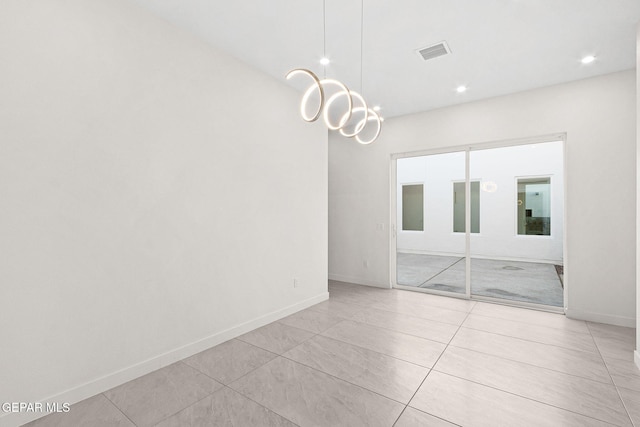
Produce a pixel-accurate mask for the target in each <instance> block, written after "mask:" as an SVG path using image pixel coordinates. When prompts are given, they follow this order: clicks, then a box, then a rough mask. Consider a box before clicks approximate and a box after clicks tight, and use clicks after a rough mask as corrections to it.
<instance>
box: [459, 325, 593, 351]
mask: <svg viewBox="0 0 640 427" xmlns="http://www.w3.org/2000/svg"><path fill="white" fill-rule="evenodd" d="M464 328H465V329H470V330H472V331H478V332H484V333H487V334H493V335H500V336H501V337H507V338H513V339H517V340H521V341H527V342H531V343H535V344H543V345H548V346H551V347H556V348H562V349H564V350H571V351H580V352H582V353H587V354H593V355H598V354H600V353H599V352H598V351H588V350H581V349H577V348H569V347H563V346H561V345H557V344H550V343H545V342H541V341H534V340H530V339H526V338H521V337H514V336H513V335H506V334H501V333H498V332H491V331H486V330H484V329H476V328H471V327H469V326H465V327H464ZM583 335H584V334H583Z"/></svg>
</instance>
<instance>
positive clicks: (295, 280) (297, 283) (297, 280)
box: [293, 277, 300, 288]
mask: <svg viewBox="0 0 640 427" xmlns="http://www.w3.org/2000/svg"><path fill="white" fill-rule="evenodd" d="M298 286H300V280H299V279H298V278H297V277H294V278H293V287H294V288H297V287H298Z"/></svg>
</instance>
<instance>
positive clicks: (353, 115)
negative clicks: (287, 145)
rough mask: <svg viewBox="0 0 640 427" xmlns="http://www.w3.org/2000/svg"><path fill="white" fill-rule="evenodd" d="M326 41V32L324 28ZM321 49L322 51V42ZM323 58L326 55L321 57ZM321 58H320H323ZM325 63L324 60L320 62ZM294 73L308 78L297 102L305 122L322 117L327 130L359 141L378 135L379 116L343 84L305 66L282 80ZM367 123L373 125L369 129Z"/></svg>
mask: <svg viewBox="0 0 640 427" xmlns="http://www.w3.org/2000/svg"><path fill="white" fill-rule="evenodd" d="M363 1H364V0H361V3H360V12H361V20H360V88H361V89H362V33H363V30H362V27H363V24H362V22H363V16H364V6H363V3H362V2H363ZM322 5H323V15H324V14H325V10H326V8H325V1H324V0H323V2H322ZM323 23H324V25H325V27H326V17H324V16H323ZM324 38H325V40H326V31H324ZM324 45H325V46H323V51H326V42H324ZM324 58H326V56H325V57H324ZM324 58H323V60H324ZM322 64H323V65H326V62H322ZM295 76H307V77H308V78H309V79H310V82H311V84H310V86H309V87H308V88H307V89H306V91H305V92H304V95H303V96H302V100H301V101H300V115H301V116H302V119H303V120H304V121H306V122H314V121H316V120H318V119H319V118H320V116H323V119H324V123H325V125H326V126H327V128H329V129H330V130H334V131H338V132H340V134H341V135H342V136H344V137H347V138H355V139H356V141H358V142H359V143H360V144H371V143H372V142H373V141H375V140H376V139H377V138H378V136H379V135H380V130H381V129H382V118H381V117H380V115H379V114H378V113H377V112H376V111H374V110H373V109H372V108H369V106H368V105H367V102H366V101H365V100H364V97H363V96H362V95H361V94H359V93H358V92H355V91H353V90H350V89H349V88H347V86H346V85H345V84H344V83H342V82H340V81H339V80H336V79H327V78H323V79H320V78H319V77H318V76H317V75H316V74H315V73H314V72H313V71H311V70H308V69H306V68H296V69H293V70H291V71H289V72H288V73H287V75H286V79H287V80H289V79H291V78H293V77H295ZM314 94H315V97H316V99H317V108H315V109H313V110H312V111H311V112H309V111H308V110H309V104H310V101H311V99H312V97H313V96H314ZM371 126H374V127H373V128H371ZM365 129H366V132H365Z"/></svg>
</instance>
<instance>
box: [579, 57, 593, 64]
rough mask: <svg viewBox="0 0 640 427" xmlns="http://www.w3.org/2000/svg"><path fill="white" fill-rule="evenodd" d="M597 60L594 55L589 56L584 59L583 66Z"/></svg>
mask: <svg viewBox="0 0 640 427" xmlns="http://www.w3.org/2000/svg"><path fill="white" fill-rule="evenodd" d="M595 60H596V57H595V56H593V55H587V56H585V57H584V58H582V61H581V62H582V63H583V64H591V63H592V62H593V61H595Z"/></svg>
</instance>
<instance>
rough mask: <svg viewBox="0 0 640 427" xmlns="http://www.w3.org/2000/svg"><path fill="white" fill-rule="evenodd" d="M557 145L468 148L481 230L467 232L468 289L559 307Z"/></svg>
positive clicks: (560, 201)
mask: <svg viewBox="0 0 640 427" xmlns="http://www.w3.org/2000/svg"><path fill="white" fill-rule="evenodd" d="M562 154H563V143H562V142H561V141H556V142H547V143H540V144H528V145H518V146H510V147H501V148H492V149H484V150H472V151H471V152H470V157H469V170H470V175H471V177H472V178H475V179H477V180H478V181H479V182H480V197H481V200H482V207H481V212H482V213H483V214H484V215H483V216H482V219H483V221H482V230H481V233H479V234H477V235H472V236H471V240H470V243H471V244H470V256H471V277H470V278H471V294H472V295H479V296H483V297H487V298H492V299H500V300H510V301H517V302H519V303H531V304H539V305H546V306H552V307H562V306H563V283H562V277H563V276H562V268H563V267H562V264H563V262H562V260H563V256H562V253H563V242H562V240H563V239H562V237H563V225H564V224H563V211H564V209H563V189H564V183H563V156H562Z"/></svg>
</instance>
